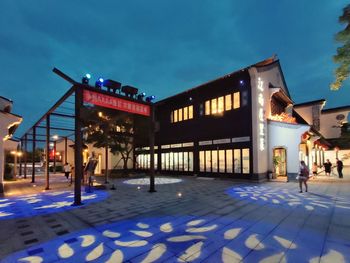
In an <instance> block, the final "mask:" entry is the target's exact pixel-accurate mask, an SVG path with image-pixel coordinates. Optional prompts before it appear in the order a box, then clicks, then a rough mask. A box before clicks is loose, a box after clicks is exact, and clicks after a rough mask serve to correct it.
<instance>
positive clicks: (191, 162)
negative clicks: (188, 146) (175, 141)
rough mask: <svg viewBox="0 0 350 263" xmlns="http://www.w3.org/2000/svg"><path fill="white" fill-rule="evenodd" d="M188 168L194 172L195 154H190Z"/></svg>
mask: <svg viewBox="0 0 350 263" xmlns="http://www.w3.org/2000/svg"><path fill="white" fill-rule="evenodd" d="M188 168H189V171H190V172H193V152H189V153H188Z"/></svg>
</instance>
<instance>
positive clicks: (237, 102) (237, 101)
mask: <svg viewBox="0 0 350 263" xmlns="http://www.w3.org/2000/svg"><path fill="white" fill-rule="evenodd" d="M240 106H241V103H240V94H239V92H235V93H233V108H234V109H238V108H239V107H240Z"/></svg>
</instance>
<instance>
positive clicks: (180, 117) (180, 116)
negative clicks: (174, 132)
mask: <svg viewBox="0 0 350 263" xmlns="http://www.w3.org/2000/svg"><path fill="white" fill-rule="evenodd" d="M178 112H179V121H182V109H178Z"/></svg>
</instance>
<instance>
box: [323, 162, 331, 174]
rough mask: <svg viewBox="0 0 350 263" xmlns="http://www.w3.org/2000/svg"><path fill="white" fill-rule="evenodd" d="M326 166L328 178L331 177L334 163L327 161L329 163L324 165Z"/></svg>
mask: <svg viewBox="0 0 350 263" xmlns="http://www.w3.org/2000/svg"><path fill="white" fill-rule="evenodd" d="M323 166H324V171H325V173H326V175H327V176H330V175H331V169H332V163H331V162H330V161H329V159H327V161H326V162H325V163H324V164H323Z"/></svg>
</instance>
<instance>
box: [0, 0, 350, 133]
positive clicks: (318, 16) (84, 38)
mask: <svg viewBox="0 0 350 263" xmlns="http://www.w3.org/2000/svg"><path fill="white" fill-rule="evenodd" d="M346 4H348V1H343V0H336V1H329V0H317V1H316V0H313V1H305V0H294V1H290V0H278V1H276V0H246V1H238V0H236V1H232V0H220V1H212V0H176V1H170V0H149V1H144V0H134V1H116V0H115V1H112V0H108V1H107V0H99V1H93V0H84V1H83V0H80V1H78V0H51V1H48V0H36V1H28V0H16V1H14V0H1V3H0V79H1V80H2V84H0V95H1V96H4V97H7V98H10V99H12V100H13V101H14V113H17V114H20V115H22V116H23V117H24V122H23V123H22V125H21V126H20V128H19V131H18V132H17V135H22V133H23V132H24V131H25V130H26V129H27V128H28V127H29V126H31V125H33V124H34V122H35V121H36V120H37V119H38V118H39V117H41V116H42V115H43V114H44V113H45V112H46V111H47V110H48V109H49V108H50V107H51V106H52V105H53V104H54V103H55V102H56V101H57V100H58V99H59V98H60V97H61V96H62V95H63V94H64V92H65V91H67V89H68V88H69V87H70V85H69V84H68V83H67V82H65V81H63V80H62V79H60V78H59V77H58V76H56V75H55V74H53V73H52V71H51V70H52V68H53V67H57V68H59V69H61V70H62V71H63V72H65V73H67V74H68V75H70V76H71V77H73V78H74V79H76V80H79V79H80V78H81V76H82V75H84V74H85V73H86V72H90V73H91V74H92V75H93V76H94V77H96V78H97V77H98V76H102V77H105V78H112V79H115V80H118V81H120V82H122V83H123V84H129V85H132V86H135V87H138V88H139V89H140V90H142V91H145V92H147V93H148V94H154V95H156V96H157V99H162V98H164V97H167V96H170V95H174V94H176V93H178V92H181V91H183V90H186V89H189V88H191V87H193V86H196V85H199V84H201V83H204V82H207V81H208V80H212V79H215V78H218V77H220V76H222V75H224V74H227V73H230V72H232V71H235V70H237V69H240V68H242V67H245V66H248V65H250V64H253V63H255V62H258V61H260V60H263V59H265V58H267V57H270V56H272V55H273V54H277V55H278V57H279V59H280V60H281V64H282V69H283V71H284V75H285V78H286V82H287V85H288V87H289V90H290V93H291V95H292V99H293V100H294V101H295V102H296V103H301V102H305V101H310V100H316V99H321V98H325V99H327V104H326V108H330V107H337V106H343V105H350V96H349V94H350V90H349V88H350V84H349V81H347V82H346V85H345V86H344V87H343V88H342V89H341V90H340V91H338V92H332V91H330V90H329V84H330V83H331V81H332V80H333V70H334V68H335V64H334V63H333V61H332V55H334V54H335V50H336V47H337V43H336V42H335V41H334V34H335V33H336V32H338V31H339V30H341V29H342V26H341V25H340V24H338V16H339V15H340V14H341V13H342V8H343V7H344V6H345V5H346Z"/></svg>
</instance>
